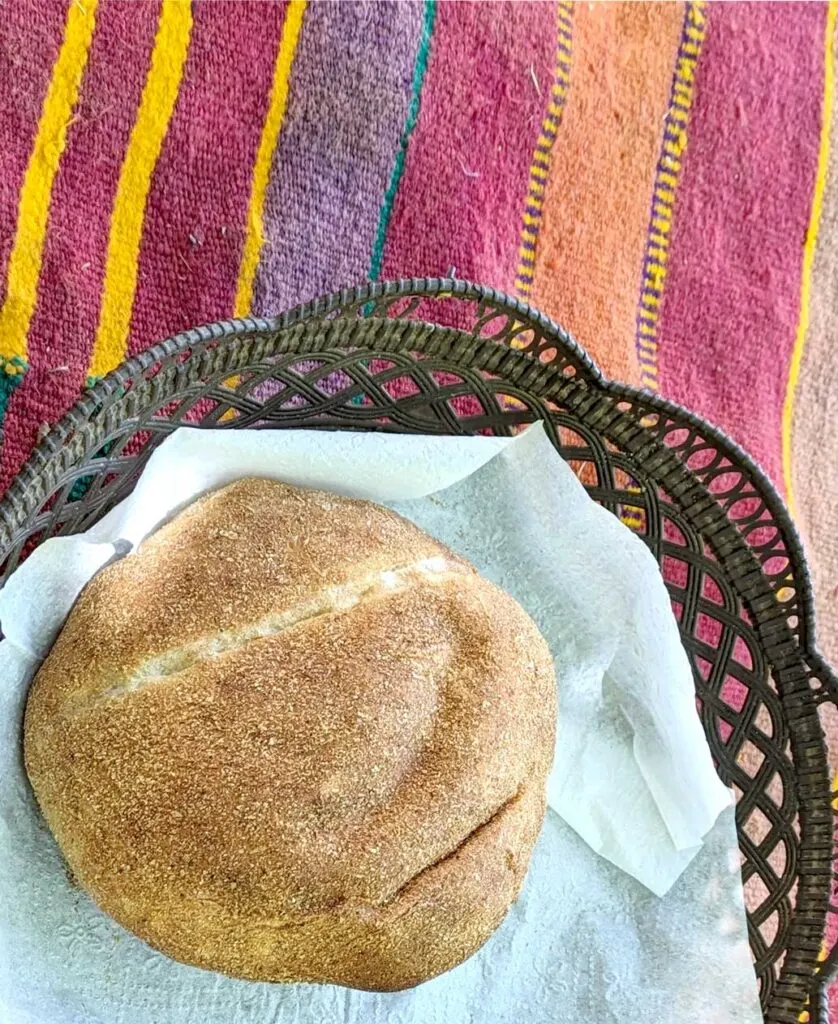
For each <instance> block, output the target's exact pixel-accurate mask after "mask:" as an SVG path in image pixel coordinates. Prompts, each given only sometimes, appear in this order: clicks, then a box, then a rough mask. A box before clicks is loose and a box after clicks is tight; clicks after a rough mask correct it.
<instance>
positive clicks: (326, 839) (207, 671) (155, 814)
mask: <svg viewBox="0 0 838 1024" xmlns="http://www.w3.org/2000/svg"><path fill="white" fill-rule="evenodd" d="M554 729H555V682H554V677H553V666H552V660H551V657H550V653H549V651H548V648H547V645H546V643H545V641H544V640H543V638H542V637H541V635H540V633H539V632H538V630H537V629H536V627H535V625H534V624H533V623H532V621H531V620H530V618H529V617H528V616H527V615H526V614H525V612H524V611H523V610H522V609H521V608H520V606H519V605H518V604H516V602H515V601H513V600H512V598H510V597H509V596H508V595H506V594H505V593H503V592H502V591H501V590H499V589H498V588H497V587H495V586H494V585H493V584H491V583H489V582H488V581H487V580H485V579H483V578H482V577H481V576H479V575H478V574H477V572H476V571H475V570H474V568H473V567H472V566H470V565H469V564H468V563H466V562H464V561H463V560H462V559H460V558H458V557H456V556H455V555H453V554H452V553H451V552H450V551H449V550H447V549H446V548H444V547H442V546H441V545H440V544H438V543H437V542H436V541H435V540H433V539H432V538H430V537H428V536H427V535H426V534H424V533H423V532H422V531H421V530H419V529H417V528H416V527H415V526H413V525H412V524H411V523H409V522H407V521H406V520H404V519H402V518H401V517H400V516H398V515H396V514H394V513H393V512H390V511H388V510H387V509H384V508H381V507H379V506H377V505H373V504H370V503H369V502H364V501H354V500H349V499H346V498H340V497H336V496H335V495H333V494H326V493H323V492H317V491H304V490H298V489H296V488H293V487H289V486H286V485H284V484H280V483H276V482H272V481H267V480H257V479H247V480H242V481H239V482H238V483H234V484H232V485H230V486H228V487H225V488H223V489H222V490H219V491H216V492H214V493H212V494H209V495H207V496H205V497H203V498H201V499H200V500H198V501H196V502H195V503H194V504H193V505H191V506H190V507H189V508H187V509H186V510H185V511H183V512H181V513H180V514H179V515H178V516H177V517H176V518H175V519H173V520H172V521H171V522H169V523H168V524H167V525H165V526H163V527H161V528H160V529H159V530H157V532H156V533H154V534H153V535H152V536H151V537H150V538H149V539H148V540H146V541H145V542H144V543H143V544H142V545H141V546H140V547H139V549H138V550H137V552H136V553H135V554H133V555H130V556H128V557H126V558H124V559H122V560H121V561H119V562H116V563H115V564H113V565H111V566H109V567H108V568H106V569H104V570H103V571H102V572H101V573H99V575H98V576H96V577H95V578H94V579H93V580H92V581H91V582H90V584H89V585H88V586H87V588H86V589H85V590H84V592H83V593H82V595H81V596H80V598H79V600H78V601H77V603H76V605H75V607H74V608H73V611H72V613H71V614H70V616H69V618H68V619H67V622H66V624H65V626H64V629H63V630H62V632H61V634H60V635H59V637H58V639H57V640H56V642H55V644H54V646H53V648H52V650H51V652H50V654H49V656H48V658H47V659H46V661H45V662H44V664H43V666H42V667H41V669H40V671H39V673H38V675H37V677H36V679H35V681H34V683H33V685H32V688H31V691H30V694H29V699H28V703H27V708H26V719H25V730H24V731H25V736H24V750H25V760H26V768H27V772H28V774H29V778H30V780H31V782H32V786H33V788H34V790H35V794H36V796H37V798H38V802H39V804H40V806H41V808H42V810H43V813H44V815H45V817H46V820H47V822H48V824H49V826H50V828H51V830H52V832H53V834H54V835H55V837H56V839H57V841H58V844H59V846H60V847H61V849H62V851H63V853H64V855H65V857H66V859H67V861H68V863H69V866H70V868H71V870H72V872H73V874H74V875H75V877H76V878H77V879H78V881H79V883H80V885H81V886H82V887H83V888H84V889H86V890H87V892H88V893H89V894H90V895H91V896H92V897H93V899H94V900H95V901H96V902H97V903H98V904H99V906H100V907H101V908H102V909H103V910H105V911H106V912H107V913H108V914H110V915H112V916H113V917H114V918H115V919H116V920H117V921H119V922H120V923H121V924H122V925H124V926H125V927H126V928H128V929H130V930H131V931H132V932H134V933H135V934H136V935H138V936H140V938H142V939H144V940H145V941H146V942H148V943H150V944H151V945H152V946H154V947H156V948H157V949H159V950H162V951H163V952H164V953H167V954H168V955H169V956H172V957H174V958H175V959H177V960H181V961H183V962H185V963H189V964H195V965H197V966H200V967H206V968H211V969H213V970H216V971H222V972H224V973H225V974H230V975H235V976H239V977H243V978H253V979H261V980H269V981H319V982H332V983H335V984H339V985H348V986H352V987H356V988H362V989H376V990H388V989H399V988H405V987H408V986H411V985H415V984H417V983H419V982H421V981H424V980H426V979H427V978H430V977H432V976H434V975H436V974H439V973H440V972H442V971H445V970H447V969H448V968H450V967H453V966H455V965H456V964H458V963H460V962H461V961H462V960H464V959H465V958H466V957H468V956H470V955H471V954H472V953H473V952H475V950H477V949H478V948H479V947H480V946H481V945H482V944H483V943H484V942H485V941H486V939H488V938H489V936H490V935H491V934H492V932H493V931H494V929H495V928H496V927H497V926H498V924H499V923H500V922H501V920H502V919H503V917H504V915H505V914H506V912H507V910H508V908H509V906H510V905H511V903H512V902H513V901H514V900H515V898H516V896H517V894H518V891H519V889H520V886H521V883H522V881H523V878H524V874H525V872H526V868H527V863H528V860H529V856H530V852H531V850H532V847H533V844H534V842H535V839H536V836H537V834H538V831H539V828H540V826H541V822H542V818H543V814H544V799H545V797H544V789H545V779H546V776H547V772H548V770H549V767H550V763H551V759H552V754H553V739H554Z"/></svg>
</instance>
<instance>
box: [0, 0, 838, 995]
mask: <svg viewBox="0 0 838 1024" xmlns="http://www.w3.org/2000/svg"><path fill="white" fill-rule="evenodd" d="M0 10H1V11H2V17H0V54H1V55H2V59H0V422H1V423H2V446H0V491H1V490H2V489H4V488H5V487H7V486H8V484H9V482H10V480H11V479H12V478H13V476H14V474H15V473H16V472H17V470H18V469H19V468H20V466H21V465H22V463H23V461H24V460H25V459H26V457H27V455H28V453H29V452H30V450H31V449H32V446H33V445H34V444H35V443H36V441H37V439H38V437H39V435H40V434H41V433H42V432H43V431H44V430H45V428H46V426H48V425H49V424H51V423H53V422H54V421H55V420H56V419H57V418H58V417H60V416H61V415H62V413H64V412H65V411H66V410H67V408H68V407H69V406H70V405H71V404H72V402H73V401H74V400H75V399H76V397H77V396H78V394H79V391H80V390H81V388H82V387H83V386H84V385H85V382H86V381H88V380H90V379H91V378H97V377H100V376H102V375H103V374H105V373H107V372H108V371H110V370H112V369H113V368H114V367H115V366H116V365H118V363H119V362H120V361H121V360H123V359H124V358H125V357H126V356H128V355H131V354H134V353H136V352H139V351H141V350H142V349H144V348H146V347H147V346H148V345H150V344H151V343H152V342H154V341H156V340H159V339H160V338H162V337H165V336H166V335H168V334H171V333H173V332H176V331H178V330H181V329H183V328H186V327H190V326H194V325H195V324H198V323H201V322H206V321H209V320H214V319H218V318H224V317H229V316H231V315H233V314H244V313H247V312H248V311H252V312H254V313H256V314H261V315H268V314H272V313H276V312H279V311H281V310H282V309H284V308H287V307H288V306H290V305H294V304H296V303H298V302H301V301H303V300H306V299H310V298H313V297H315V296H317V295H318V294H320V293H322V292H324V291H329V290H333V289H336V288H339V287H341V286H343V285H347V284H354V283H358V282H360V281H362V280H363V279H364V278H367V277H370V278H378V277H383V278H392V277H399V276H412V275H419V276H426V275H428V276H437V275H448V274H451V273H454V274H456V275H457V276H460V277H464V278H470V279H472V280H475V281H479V282H482V283H485V284H489V285H493V286H495V287H497V288H499V289H502V290H504V291H507V292H513V293H517V294H518V295H520V296H522V297H525V298H529V299H530V300H531V301H533V302H534V303H535V304H536V305H537V306H539V307H540V308H541V309H543V310H544V311H545V312H547V313H548V314H550V315H551V316H552V317H553V318H555V319H556V320H558V321H559V322H560V323H561V324H563V325H564V326H565V327H567V328H568V329H569V330H570V331H571V332H572V333H573V334H575V335H576V337H577V338H578V339H579V341H580V342H581V343H582V344H583V345H584V346H585V348H586V349H587V350H588V351H589V352H590V353H591V354H592V355H593V356H594V358H595V359H596V360H597V361H598V363H599V364H600V366H601V367H602V369H603V370H604V371H605V373H606V374H607V375H609V376H611V377H614V378H617V379H620V380H623V381H626V382H629V383H631V384H635V385H640V386H645V387H647V388H650V389H652V390H655V391H658V392H660V393H661V394H663V395H664V396H666V397H669V398H672V399H674V400H676V401H678V402H680V403H682V404H684V405H686V406H688V407H690V408H692V409H693V410H695V411H696V412H698V413H700V414H702V415H703V416H705V417H706V418H708V419H709V420H711V421H713V422H715V423H717V424H718V425H719V426H721V427H722V428H724V429H725V430H726V431H727V432H728V433H729V434H731V435H732V437H733V438H734V439H735V440H736V441H738V442H739V443H740V444H741V445H742V446H744V447H745V448H746V449H747V450H748V451H749V452H750V453H751V454H752V455H753V456H754V457H755V458H756V459H757V460H758V461H759V462H760V464H761V465H762V466H763V468H764V469H765V470H766V472H767V473H768V474H769V475H770V476H771V477H772V479H773V480H774V482H775V483H776V485H777V486H778V488H779V489H780V490H781V492H782V493H783V494H784V495H785V498H786V500H787V502H788V503H789V504H790V506H791V508H792V510H793V513H794V515H795V518H796V521H797V523H798V525H799V527H800V530H801V532H802V535H803V537H804V541H805V544H806V550H807V554H808V558H809V561H810V565H811V568H812V572H813V577H814V586H815V592H816V603H817V610H818V630H817V633H818V640H819V644H820V647H821V649H822V650H823V652H824V653H825V654H826V655H827V657H828V658H830V659H831V660H832V661H833V663H835V662H838V343H836V333H838V328H836V323H837V322H838V321H836V317H838V117H837V116H836V115H835V114H834V104H833V88H834V86H833V81H834V74H835V69H834V63H835V53H836V49H835V39H834V36H835V26H836V8H835V6H834V5H833V4H830V3H822V2H811V3H800V4H797V3H771V2H768V3H761V4H749V3H736V2H733V3H724V4H721V3H705V2H704V0H693V2H686V3H683V2H682V3H669V2H665V3H648V4H647V3H594V4H590V3H584V4H582V3H580V4H573V3H565V2H559V3H556V2H550V3H548V2H538V3H528V2H513V3H500V2H492V3H460V2H451V0H446V2H439V3H437V2H435V0H425V2H407V0H399V2H386V0H379V2H371V3H355V2H337V3H327V2H322V0H308V3H306V2H305V0H287V2H286V0H281V2H279V0H277V2H273V0H262V2H250V0H236V2H227V0H212V2H210V0H193V2H192V3H191V4H190V3H188V2H186V0H133V2H131V3H127V2H116V0H70V2H66V0H6V2H5V3H0ZM832 739H834V740H838V729H836V737H834V738H832ZM832 746H833V748H834V749H838V742H833V743H832ZM833 1001H834V1003H835V1006H836V1009H838V993H836V994H835V995H834V998H833Z"/></svg>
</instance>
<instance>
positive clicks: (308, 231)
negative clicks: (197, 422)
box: [253, 2, 422, 315]
mask: <svg viewBox="0 0 838 1024" xmlns="http://www.w3.org/2000/svg"><path fill="white" fill-rule="evenodd" d="M421 27H422V5H421V3H401V2H399V3H391V2H387V3H381V2H379V3H341V4H330V3H317V4H310V5H309V7H308V10H307V13H306V19H305V23H304V25H303V31H302V35H301V37H300V42H299V46H298V49H297V55H296V58H295V60H294V67H293V69H292V72H291V87H290V95H289V98H288V108H287V110H286V114H285V122H284V125H283V128H282V133H281V135H280V139H279V143H278V146H277V151H276V153H275V154H274V161H273V168H272V170H271V180H270V183H269V185H268V191H267V195H266V197H265V247H264V249H263V250H262V258H261V262H260V265H259V269H258V271H257V275H256V282H255V287H254V299H253V309H254V312H255V313H257V314H261V315H266V314H270V313H276V312H278V311H279V310H281V309H284V308H287V307H288V306H291V305H294V304H295V303H297V302H300V301H302V300H304V299H309V298H313V297H314V296H316V295H319V294H320V293H322V292H326V291H330V290H332V289H334V288H337V287H339V286H341V285H345V284H351V283H356V282H359V281H362V280H363V279H364V278H365V277H366V275H367V270H368V268H369V264H370V258H371V255H372V249H373V243H374V241H375V232H376V227H377V224H378V213H379V209H380V207H381V203H382V201H383V199H384V193H385V190H386V188H387V182H388V180H389V177H390V172H391V170H392V166H393V161H394V159H395V155H396V151H397V149H398V144H399V136H400V133H401V131H402V127H403V125H404V120H405V116H406V114H407V107H408V103H409V102H410V94H411V81H412V76H413V64H414V60H415V57H416V49H417V47H418V45H419V36H420V31H421Z"/></svg>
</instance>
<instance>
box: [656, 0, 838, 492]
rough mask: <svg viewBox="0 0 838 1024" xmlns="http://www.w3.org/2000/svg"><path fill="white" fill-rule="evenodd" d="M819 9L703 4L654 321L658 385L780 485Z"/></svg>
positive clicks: (814, 110)
mask: <svg viewBox="0 0 838 1024" xmlns="http://www.w3.org/2000/svg"><path fill="white" fill-rule="evenodd" d="M825 16H826V12H825V8H824V5H822V4H788V5H783V4H740V3H732V4H715V5H713V6H712V8H711V9H710V11H709V25H708V31H707V37H706V40H705V43H704V51H703V55H702V59H701V62H700V64H699V69H698V74H697V80H696V90H695V103H694V106H693V111H692V117H691V120H690V129H689V135H690V143H689V147H688V149H687V154H686V159H685V163H684V168H683V177H682V179H681V185H680V187H679V190H678V200H677V206H676V213H675V225H674V233H673V241H672V247H671V250H670V263H669V274H668V277H667V281H666V289H665V293H664V308H663V314H662V319H661V326H660V356H659V368H660V387H661V391H662V392H663V393H664V394H666V395H667V396H668V397H670V398H674V399H675V400H676V401H679V402H682V403H684V404H685V405H689V406H691V407H692V408H693V409H695V410H696V411H697V412H700V413H702V414H703V415H704V416H706V417H708V418H709V419H711V420H713V421H715V422H716V423H718V424H719V425H720V426H721V427H723V428H725V429H726V430H728V431H729V432H730V433H731V434H732V435H733V437H734V438H735V439H736V440H737V441H738V442H739V443H740V444H742V445H744V446H745V447H746V448H747V449H748V450H749V451H750V452H751V454H752V455H754V456H755V457H756V458H757V459H758V460H759V462H761V463H762V465H763V467H764V468H765V469H766V470H767V472H768V473H769V474H770V475H771V476H772V477H773V479H774V481H775V482H776V483H777V484H778V485H779V486H782V461H781V417H782V410H783V398H784V394H785V387H786V379H787V375H788V364H789V359H790V356H791V352H792V349H793V346H794V339H795V333H796V328H797V317H798V307H799V295H800V274H801V267H802V260H803V243H804V239H805V237H806V231H807V226H808V222H809V213H810V208H811V197H812V190H813V187H814V181H815V170H816V167H817V160H818V144H819V131H820V113H821V102H822V98H821V83H822V81H823V37H824V20H825Z"/></svg>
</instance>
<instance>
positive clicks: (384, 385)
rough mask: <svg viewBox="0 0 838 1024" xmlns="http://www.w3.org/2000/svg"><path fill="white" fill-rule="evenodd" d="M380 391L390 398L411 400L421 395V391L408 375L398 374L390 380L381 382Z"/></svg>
mask: <svg viewBox="0 0 838 1024" xmlns="http://www.w3.org/2000/svg"><path fill="white" fill-rule="evenodd" d="M380 387H381V390H382V391H383V392H384V393H385V394H386V395H388V396H389V397H390V398H393V399H399V398H411V397H412V396H413V395H418V394H420V393H421V391H422V389H421V388H420V387H419V385H418V384H417V383H416V381H415V380H414V379H413V377H411V375H410V374H409V373H403V374H400V375H399V376H398V377H393V378H392V379H391V380H386V381H381V383H380Z"/></svg>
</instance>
